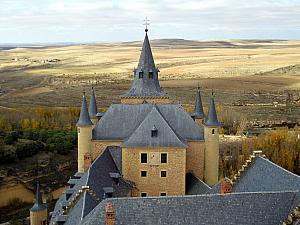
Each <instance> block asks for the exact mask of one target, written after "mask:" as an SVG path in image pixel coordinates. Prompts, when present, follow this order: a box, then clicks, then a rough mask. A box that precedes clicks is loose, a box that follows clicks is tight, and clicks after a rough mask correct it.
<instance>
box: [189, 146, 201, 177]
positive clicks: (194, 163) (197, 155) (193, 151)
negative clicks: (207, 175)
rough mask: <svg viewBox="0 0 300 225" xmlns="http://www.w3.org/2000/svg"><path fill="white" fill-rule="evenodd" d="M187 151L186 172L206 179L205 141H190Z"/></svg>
mask: <svg viewBox="0 0 300 225" xmlns="http://www.w3.org/2000/svg"><path fill="white" fill-rule="evenodd" d="M188 146H189V147H188V148H187V150H186V172H187V173H188V172H192V173H193V174H194V175H195V176H196V177H198V178H199V179H201V180H203V178H204V152H205V142H204V141H188Z"/></svg>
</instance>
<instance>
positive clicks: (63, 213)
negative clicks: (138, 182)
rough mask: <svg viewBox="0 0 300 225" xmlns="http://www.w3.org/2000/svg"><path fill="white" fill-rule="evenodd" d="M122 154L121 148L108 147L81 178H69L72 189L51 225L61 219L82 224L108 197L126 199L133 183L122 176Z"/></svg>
mask: <svg viewBox="0 0 300 225" xmlns="http://www.w3.org/2000/svg"><path fill="white" fill-rule="evenodd" d="M121 155H122V154H121V149H120V147H108V148H106V150H105V151H104V152H103V154H102V155H101V156H99V157H98V158H97V159H96V160H95V161H94V162H93V164H92V165H91V167H90V168H89V170H88V171H87V172H85V173H83V174H82V175H81V177H80V178H77V179H76V178H73V179H70V180H69V182H68V183H69V184H70V185H71V188H69V189H66V190H65V192H64V193H63V194H62V195H61V196H60V198H59V200H58V201H57V202H56V205H55V208H54V211H53V214H52V217H51V221H50V224H55V223H56V222H57V221H61V220H63V222H64V223H65V224H66V225H67V224H70V225H76V224H79V223H80V221H81V220H82V219H83V218H84V217H85V216H86V215H88V214H89V213H90V211H91V210H92V209H94V208H95V207H96V206H97V205H98V204H99V203H100V202H101V201H102V200H103V199H105V198H106V197H107V194H109V195H111V196H112V197H125V196H127V195H128V192H129V191H130V190H131V189H132V184H131V183H129V182H127V181H125V180H124V179H123V178H122V176H121V172H120V170H119V168H120V165H119V164H120V157H121ZM117 175H118V176H117ZM66 206H68V207H67V208H66Z"/></svg>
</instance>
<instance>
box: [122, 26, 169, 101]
mask: <svg viewBox="0 0 300 225" xmlns="http://www.w3.org/2000/svg"><path fill="white" fill-rule="evenodd" d="M147 32H148V30H147ZM147 32H146V34H145V39H144V43H143V47H142V51H141V55H140V59H139V63H138V66H137V68H136V69H135V70H134V80H133V83H132V86H131V89H130V90H129V91H128V93H127V94H125V96H165V95H166V94H165V93H164V92H163V91H162V90H161V87H160V85H159V81H158V72H159V70H158V69H157V68H156V67H155V63H154V59H153V56H152V51H151V47H150V42H149V39H148V34H147Z"/></svg>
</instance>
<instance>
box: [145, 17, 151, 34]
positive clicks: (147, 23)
mask: <svg viewBox="0 0 300 225" xmlns="http://www.w3.org/2000/svg"><path fill="white" fill-rule="evenodd" d="M144 21H145V23H144V25H145V26H146V28H145V32H146V33H147V32H148V25H150V23H149V21H150V20H148V18H147V16H146V19H145V20H144Z"/></svg>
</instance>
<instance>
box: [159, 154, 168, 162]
mask: <svg viewBox="0 0 300 225" xmlns="http://www.w3.org/2000/svg"><path fill="white" fill-rule="evenodd" d="M167 162H168V154H167V153H161V154H160V163H167Z"/></svg>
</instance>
